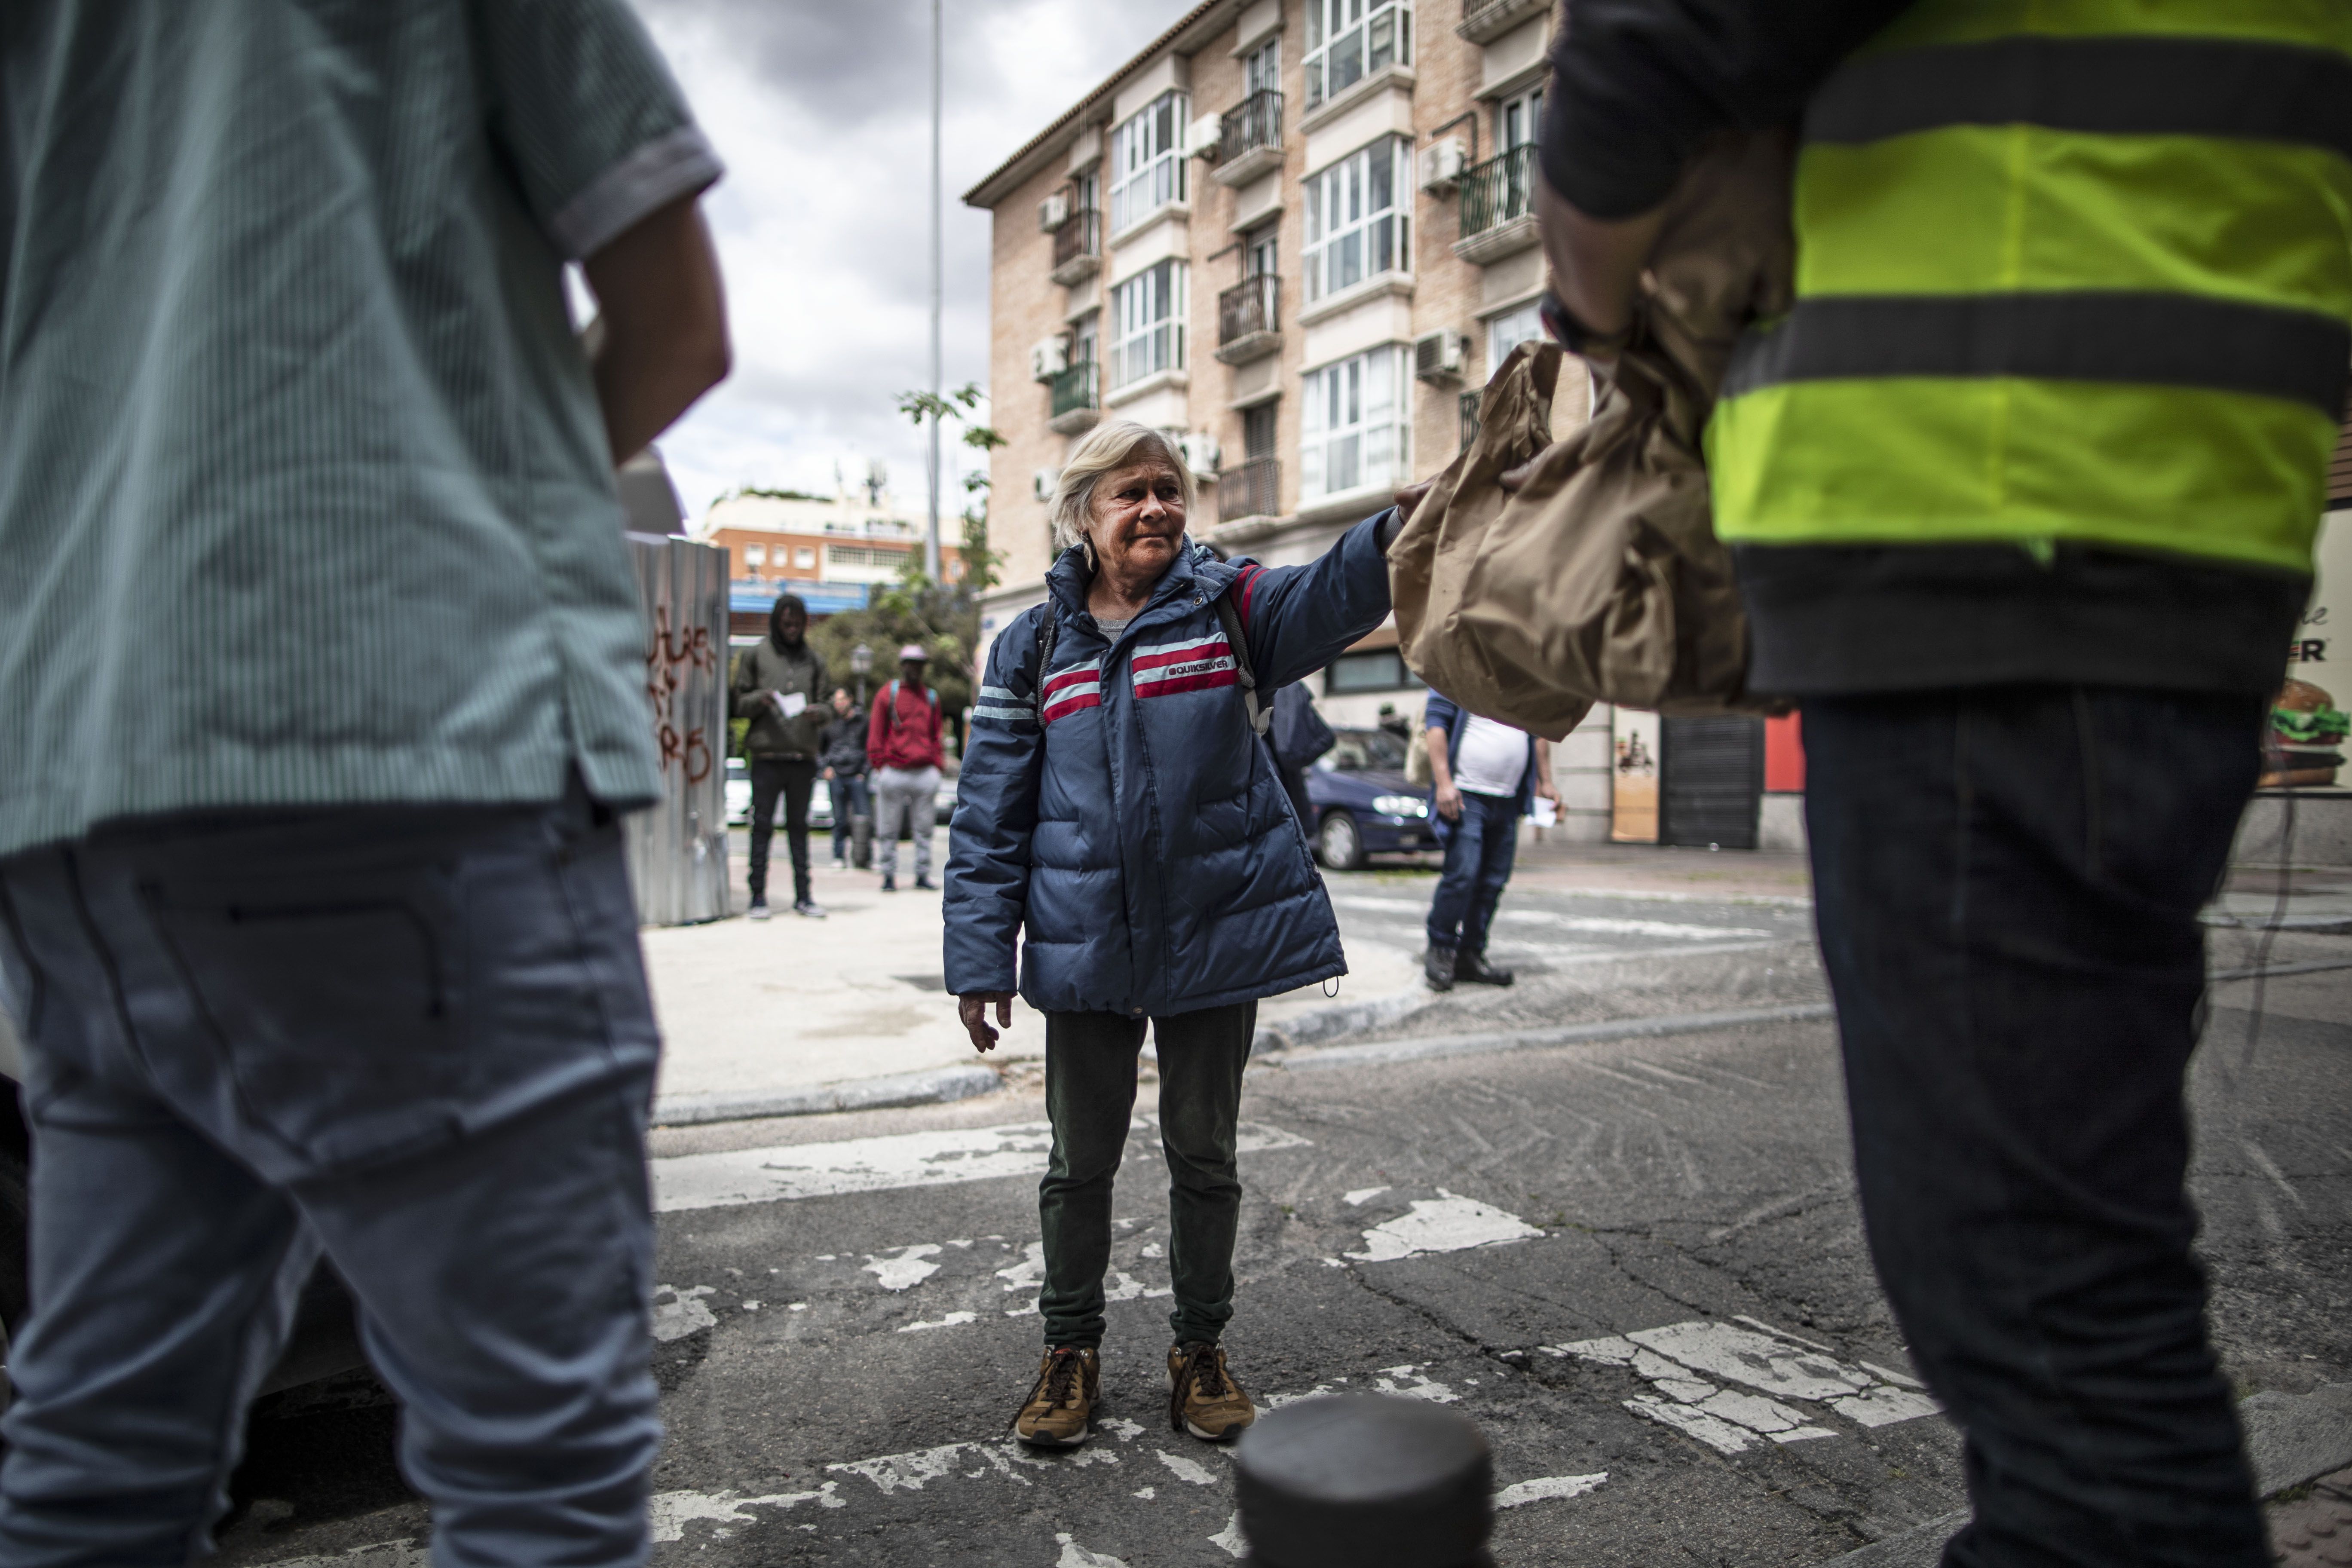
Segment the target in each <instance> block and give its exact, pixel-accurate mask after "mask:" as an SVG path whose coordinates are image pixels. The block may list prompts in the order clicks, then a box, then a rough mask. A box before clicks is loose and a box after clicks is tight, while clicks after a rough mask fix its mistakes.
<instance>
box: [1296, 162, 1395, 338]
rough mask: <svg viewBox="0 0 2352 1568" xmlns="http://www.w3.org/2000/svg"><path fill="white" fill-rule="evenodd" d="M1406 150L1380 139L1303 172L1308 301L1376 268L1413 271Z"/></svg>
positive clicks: (1373, 275) (1374, 272)
mask: <svg viewBox="0 0 2352 1568" xmlns="http://www.w3.org/2000/svg"><path fill="white" fill-rule="evenodd" d="M1411 158H1412V149H1411V148H1409V147H1408V146H1407V145H1406V144H1405V140H1404V138H1403V137H1402V136H1383V137H1381V139H1380V140H1379V141H1377V142H1373V143H1372V144H1371V145H1370V146H1369V147H1366V148H1364V149H1363V150H1361V151H1360V152H1356V153H1349V155H1348V156H1346V157H1345V158H1342V159H1340V160H1339V162H1338V163H1334V164H1332V165H1331V166H1330V167H1329V168H1328V169H1324V170H1320V171H1318V173H1316V174H1309V175H1307V300H1308V302H1309V303H1312V302H1313V301H1315V300H1320V299H1322V298H1323V297H1325V296H1326V295H1328V294H1337V293H1338V292H1339V290H1340V289H1347V288H1351V287H1353V286H1354V285H1356V284H1358V283H1360V282H1362V281H1363V280H1364V279H1367V278H1376V277H1378V276H1380V275H1381V273H1383V272H1408V271H1411V270H1412V262H1411V260H1410V257H1411V255H1412V232H1411V231H1412V217H1411V216H1409V213H1410V208H1411V198H1410V195H1409V193H1410V192H1411V191H1412V166H1411V164H1410V163H1409V160H1410V159H1411Z"/></svg>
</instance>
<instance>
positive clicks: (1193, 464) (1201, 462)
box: [1176, 430, 1219, 478]
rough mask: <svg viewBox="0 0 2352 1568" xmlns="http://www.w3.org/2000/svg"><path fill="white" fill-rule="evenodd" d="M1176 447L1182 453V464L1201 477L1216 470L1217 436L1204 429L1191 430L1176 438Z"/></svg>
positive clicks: (1209, 474)
mask: <svg viewBox="0 0 2352 1568" xmlns="http://www.w3.org/2000/svg"><path fill="white" fill-rule="evenodd" d="M1176 446H1177V449H1178V450H1179V451H1181V453H1183V455H1184V466H1185V467H1186V468H1190V469H1192V472H1194V473H1195V474H1198V475H1201V476H1202V477H1204V478H1205V477H1208V476H1211V475H1213V474H1215V473H1216V471H1217V459H1218V457H1219V453H1218V450H1217V438H1216V437H1214V436H1212V435H1210V434H1209V433H1208V432H1207V431H1205V430H1192V431H1187V432H1186V433H1185V434H1183V435H1181V436H1180V437H1177V438H1176Z"/></svg>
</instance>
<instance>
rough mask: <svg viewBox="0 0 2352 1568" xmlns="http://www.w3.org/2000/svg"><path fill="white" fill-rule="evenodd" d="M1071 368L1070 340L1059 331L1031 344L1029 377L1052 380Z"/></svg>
mask: <svg viewBox="0 0 2352 1568" xmlns="http://www.w3.org/2000/svg"><path fill="white" fill-rule="evenodd" d="M1069 368H1070V340H1069V339H1068V338H1066V337H1064V336H1063V335H1062V334H1060V333H1059V332H1056V333H1055V334H1054V335H1053V336H1052V337H1050V338H1039V339H1038V340H1037V341H1036V342H1034V343H1031V344H1030V345H1029V379H1030V380H1032V381H1051V380H1053V379H1054V378H1055V376H1057V375H1059V374H1062V373H1063V372H1064V371H1066V370H1067V369H1069Z"/></svg>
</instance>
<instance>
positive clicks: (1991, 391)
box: [1538, 0, 2352, 1568]
mask: <svg viewBox="0 0 2352 1568" xmlns="http://www.w3.org/2000/svg"><path fill="white" fill-rule="evenodd" d="M1553 65H1554V68H1555V72H1556V76H1555V83H1554V88H1553V91H1552V92H1551V94H1550V95H1549V98H1548V100H1547V102H1546V106H1545V107H1546V112H1547V116H1548V119H1547V124H1546V126H1545V129H1544V133H1543V146H1542V154H1541V155H1542V165H1543V171H1544V176H1545V177H1544V181H1543V183H1542V184H1543V187H1544V188H1543V189H1542V190H1541V191H1540V192H1539V193H1538V204H1539V214H1540V216H1541V218H1542V223H1543V228H1544V237H1545V244H1546V249H1547V252H1548V255H1549V259H1550V262H1551V267H1552V275H1553V279H1554V287H1555V289H1556V290H1557V292H1556V294H1555V295H1554V296H1553V297H1552V298H1550V299H1549V300H1547V306H1546V317H1547V320H1548V321H1549V323H1550V324H1551V326H1552V330H1553V331H1554V333H1555V335H1558V336H1559V337H1561V338H1562V339H1563V340H1564V341H1566V342H1569V343H1570V346H1571V347H1574V348H1577V349H1579V351H1580V352H1582V353H1587V354H1588V355H1589V356H1591V357H1594V358H1596V359H1600V358H1605V357H1606V356H1607V355H1608V354H1609V353H1611V351H1612V349H1613V348H1614V347H1616V346H1618V345H1619V344H1622V342H1624V341H1625V334H1626V333H1627V332H1628V331H1629V330H1632V329H1633V327H1634V326H1635V325H1636V324H1637V323H1636V315H1637V310H1638V308H1637V306H1636V305H1635V302H1634V301H1635V298H1636V295H1637V293H1638V286H1637V279H1638V278H1639V274H1640V270H1641V267H1642V264H1643V258H1644V257H1645V255H1646V254H1647V250H1648V247H1649V245H1650V242H1651V240H1652V238H1653V237H1654V236H1655V234H1656V233H1657V230H1658V209H1659V207H1660V205H1661V203H1662V202H1663V201H1664V198H1665V196H1666V195H1667V193H1668V191H1669V189H1670V188H1671V187H1672V185H1673V184H1674V182H1675V178H1676V176H1677V175H1678V174H1679V172H1680V171H1681V170H1682V168H1683V167H1684V166H1685V163H1687V162H1688V161H1689V159H1690V158H1691V157H1692V155H1693V154H1694V153H1696V151H1697V150H1699V149H1700V148H1701V147H1702V145H1703V144H1704V143H1705V142H1706V141H1707V140H1708V139H1709V138H1711V137H1713V136H1715V135H1717V134H1718V133H1719V132H1724V131H1727V130H1733V129H1741V128H1755V127H1764V126H1773V125H1781V124H1795V125H1797V126H1799V127H1800V128H1801V130H1800V142H1799V151H1798V158H1797V163H1796V174H1795V182H1794V187H1793V193H1792V217H1793V220H1794V225H1795V231H1796V237H1797V245H1798V270H1797V300H1796V304H1795V306H1794V308H1793V309H1792V310H1790V311H1789V312H1788V313H1787V314H1786V315H1785V316H1783V317H1782V318H1780V319H1779V320H1778V321H1771V322H1767V323H1764V324H1763V325H1762V326H1761V327H1760V328H1759V330H1758V331H1755V332H1753V333H1752V334H1751V335H1750V337H1749V339H1748V341H1747V342H1745V343H1744V344H1743V345H1742V347H1741V349H1740V352H1739V353H1738V356H1737V357H1736V358H1735V360H1734V362H1733V365H1732V368H1731V371H1730V374H1729V376H1728V379H1727V384H1726V386H1725V389H1724V396H1723V399H1722V401H1721V402H1720V403H1719V405H1717V409H1716V412H1715V415H1714V417H1713V421H1712V423H1711V426H1710V428H1709V431H1708V457H1709V463H1710V467H1711V470H1712V474H1713V482H1714V487H1715V489H1714V493H1715V505H1716V516H1717V527H1718V528H1719V530H1720V531H1721V532H1722V535H1723V537H1724V538H1725V539H1726V540H1727V541H1728V542H1730V543H1731V544H1732V546H1733V548H1734V551H1735V553H1736V556H1737V560H1738V569H1739V574H1740V580H1741V584H1742V588H1743V591H1744V593H1745V595H1746V597H1747V600H1748V607H1749V611H1750V616H1751V619H1752V626H1753V636H1754V648H1753V655H1754V664H1753V677H1752V679H1753V683H1754V685H1755V686H1756V687H1757V689H1759V690H1765V691H1771V692H1777V693H1781V694H1785V695H1788V696H1790V697H1793V698H1796V699H1797V700H1799V701H1800V702H1801V705H1802V710H1803V726H1804V740H1805V745H1806V749H1807V752H1808V763H1809V778H1808V781H1807V782H1808V795H1807V803H1806V804H1807V824H1808V828H1809V832H1810V834H1811V849H1812V858H1813V868H1814V879H1815V897H1816V900H1817V906H1818V917H1819V921H1820V929H1821V938H1822V955H1823V959H1824V962H1825V963H1826V966H1827V968H1828V971H1829V975H1830V980H1831V984H1832V989H1833V992H1834V994H1835V996H1836V1000H1837V1005H1838V1022H1839V1029H1840V1033H1841V1036H1842V1038H1843V1048H1844V1058H1845V1068H1846V1081H1847V1090H1848V1100H1849V1104H1850V1107H1851V1113H1852V1116H1853V1140H1854V1154H1855V1160H1854V1163H1855V1173H1856V1176H1857V1179H1858V1182H1859V1185H1860V1189H1861V1196H1862V1204H1863V1213H1864V1223H1865V1226H1866V1228H1867V1231H1868V1235H1869V1238H1870V1243H1871V1247H1872V1252H1873V1256H1874V1258H1875V1260H1876V1263H1877V1265H1878V1270H1879V1277H1880V1279H1881V1281H1882V1282H1883V1283H1884V1285H1885V1289H1886V1294H1887V1297H1888V1299H1889V1300H1890V1301H1891V1303H1892V1304H1893V1307H1894V1310H1895V1318H1896V1321H1897V1322H1898V1323H1899V1325H1900V1326H1901V1329H1902V1331H1903V1333H1904V1335H1905V1336H1906V1340H1907V1341H1908V1344H1909V1348H1910V1352H1911V1355H1912V1357H1913V1359H1914V1361H1915V1362H1916V1364H1917V1367H1918V1369H1919V1372H1920V1373H1921V1375H1922V1376H1923V1377H1925V1378H1926V1379H1927V1383H1928V1384H1929V1385H1930V1387H1931V1388H1933V1390H1934V1391H1935V1393H1936V1394H1937V1396H1938V1397H1939V1398H1940V1399H1941V1400H1943V1402H1944V1403H1945V1405H1947V1406H1948V1409H1949V1410H1950V1412H1951V1414H1952V1415H1953V1417H1954V1418H1955V1419H1956V1420H1957V1421H1958V1423H1959V1425H1960V1426H1961V1427H1962V1429H1963V1430H1964V1431H1965V1433H1966V1435H1967V1452H1966V1465H1967V1473H1968V1481H1969V1493H1970V1497H1971V1500H1972V1501H1973V1504H1974V1518H1973V1520H1972V1521H1971V1522H1970V1523H1969V1525H1968V1526H1967V1527H1966V1528H1965V1529H1963V1530H1962V1531H1960V1532H1959V1533H1958V1535H1956V1536H1955V1537H1954V1538H1953V1539H1952V1541H1951V1542H1949V1543H1948V1545H1947V1547H1946V1548H1945V1552H1944V1557H1943V1561H1944V1563H1946V1564H1948V1565H1952V1568H1975V1565H1979V1564H1986V1565H1990V1564H2024V1563H2034V1564H2043V1563H2049V1564H2056V1563H2067V1564H2084V1565H2087V1564H2093V1563H2135V1564H2173V1563H2179V1564H2189V1563H2195V1564H2199V1565H2200V1568H2216V1565H2222V1564H2231V1565H2237V1564H2242V1565H2244V1568H2255V1565H2256V1564H2260V1563H2267V1562H2269V1561H2270V1556H2269V1552H2268V1551H2267V1549H2266V1547H2265V1544H2264V1539H2263V1524H2262V1519H2261V1516H2260V1513H2259V1511H2258V1510H2257V1507H2256V1503H2255V1500H2254V1496H2253V1489H2252V1479H2251V1475H2250V1471H2249V1468H2248V1466H2247V1462H2246V1459H2245V1458H2244V1455H2243V1453H2242V1446H2241V1440H2240V1436H2239V1428H2238V1425H2237V1421H2236V1417H2235V1413H2234V1411H2233V1408H2232V1405H2231V1392H2230V1387H2229V1384H2227V1382H2225V1380H2224V1379H2223V1377H2222V1376H2221V1373H2220V1371H2219V1369H2218V1366H2217V1363H2216V1359H2215V1352H2214V1350H2213V1347H2212V1345H2211V1344H2210V1342H2209V1339H2208V1335H2207V1330H2206V1325H2205V1317H2204V1306H2205V1285H2204V1278H2203V1275H2202V1273H2201V1271H2200V1268H2199V1266H2198V1264H2197V1262H2196V1261H2195V1259H2194V1258H2192V1257H2191V1255H2190V1251H2189V1247H2190V1240H2191V1237H2192V1236H2193V1234H2194V1232H2195V1229H2196V1225H2197V1216H2196V1215H2195V1213H2194V1211H2193V1210H2192V1208H2191V1206H2190V1205H2189V1200H2188V1196H2187V1194H2186V1192H2185V1190H2184V1182H2185V1174H2186V1168H2187V1159H2188V1149H2189V1137H2188V1126H2187V1121H2186V1114H2185V1110H2184V1102H2183V1101H2184V1097H2183V1085H2184V1077H2185V1072H2186V1068H2187V1064H2188V1059H2189V1052H2190V1049H2191V1048H2192V1047H2193V1045H2194V1043H2195V1039H2196V1033H2197V1028H2198V1016H2199V1012H2200V997H2201V995H2202V993H2203V988H2204V970H2203V943H2202V941H2201V939H2200V928H2199V926H2198V921H2197V916H2198V910H2199V909H2200V906H2201V905H2202V904H2203V903H2204V901H2205V900H2207V899H2208V898H2209V897H2210V895H2211V894H2212V893H2213V891H2214V889H2215V888H2216V887H2217V885H2218V883H2219V881H2220V879H2221V876H2222V874H2223V871H2224V869H2225V867H2226V863H2227V859H2228V856H2229V849H2230V844H2231V836H2232V833H2233V830H2234V828H2235V827H2236V825H2237V822H2238V819H2239V816H2240V815H2241V813H2242V809H2243V808H2244V806H2245V804H2246V801H2247V799H2248V796H2249V794H2250V792H2251V790H2252V787H2253V784H2254V779H2255V773H2256V765H2257V752H2258V747H2259V744H2260V740H2261V736H2262V732H2263V718H2264V715H2263V709H2264V700H2265V698H2266V696H2267V694H2268V693H2269V692H2270V691H2271V690H2272V689H2273V688H2274V687H2275V686H2276V685H2277V683H2278V680H2279V675H2280V671H2281V668H2283V665H2284V655H2285V651H2286V648H2287V646H2288V642H2289V638H2290V637H2291V635H2292V633H2293V630H2294V626H2295V623H2296V619H2297V616H2299V615H2300V614H2301V612H2302V610H2303V607H2304V605H2305V599H2306V596H2307V594H2308V591H2309V586H2310V574H2311V549H2312V541H2313V536H2314V532H2315V528H2316V525H2317V521H2318V517H2319V513H2320V510H2321V507H2322V499H2321V498H2322V486H2323V476H2324V471H2325V469H2326V462H2327V458H2328V454H2329V451H2330V449H2331V448H2332V447H2333V446H2334V444H2335V441H2336V432H2337V422H2338V417H2339V416H2340V414H2341V411H2342V409H2343V407H2344V398H2345V391H2346V382H2347V365H2352V5H2347V4H2345V3H2343V0H1919V3H1917V4H1902V3H1890V0H1774V3H1772V4H1765V3H1763V0H1568V3H1567V7H1566V23H1565V26H1564V27H1563V29H1562V31H1561V34H1560V37H1559V41H1558V42H1557V44H1556V47H1555V50H1554V55H1553Z"/></svg>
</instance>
